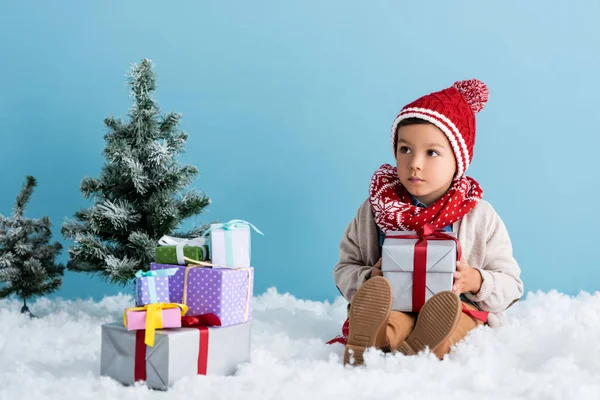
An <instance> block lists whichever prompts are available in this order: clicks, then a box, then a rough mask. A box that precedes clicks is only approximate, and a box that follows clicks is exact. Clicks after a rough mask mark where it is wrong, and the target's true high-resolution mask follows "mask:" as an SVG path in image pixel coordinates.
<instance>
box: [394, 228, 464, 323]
mask: <svg viewBox="0 0 600 400" xmlns="http://www.w3.org/2000/svg"><path fill="white" fill-rule="evenodd" d="M387 238H389V239H417V242H416V243H415V251H414V259H413V291H412V310H413V311H415V312H419V311H420V310H421V308H422V307H423V305H424V304H425V295H426V292H427V281H426V279H427V243H428V242H429V241H430V240H452V241H454V242H455V243H456V260H457V261H459V260H460V259H461V257H462V249H461V247H460V242H459V241H458V239H457V238H456V237H454V236H452V235H449V234H447V233H446V232H445V231H444V230H443V229H438V228H436V227H435V226H433V225H431V224H425V225H424V226H423V228H422V229H421V230H419V231H417V232H416V235H389V236H386V239H387Z"/></svg>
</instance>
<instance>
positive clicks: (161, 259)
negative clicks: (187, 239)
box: [156, 245, 208, 265]
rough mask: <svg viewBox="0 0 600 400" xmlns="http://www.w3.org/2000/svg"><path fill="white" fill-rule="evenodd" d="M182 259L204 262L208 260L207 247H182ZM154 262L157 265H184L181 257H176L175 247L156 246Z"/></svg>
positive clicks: (184, 262)
mask: <svg viewBox="0 0 600 400" xmlns="http://www.w3.org/2000/svg"><path fill="white" fill-rule="evenodd" d="M181 249H182V250H181V251H182V253H183V257H187V258H189V259H192V260H195V261H204V260H206V259H207V258H208V246H206V245H205V246H182V247H181ZM180 259H181V260H180ZM156 262H157V263H159V264H173V265H186V264H189V262H186V261H185V259H182V257H179V258H178V257H177V246H157V247H156Z"/></svg>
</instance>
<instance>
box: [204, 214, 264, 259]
mask: <svg viewBox="0 0 600 400" xmlns="http://www.w3.org/2000/svg"><path fill="white" fill-rule="evenodd" d="M245 227H247V228H248V229H250V228H252V229H254V231H256V233H259V234H261V235H263V236H264V235H265V234H264V233H262V232H261V231H260V230H258V228H257V227H256V226H254V225H252V224H251V223H250V222H248V221H244V220H243V219H232V220H231V221H229V222H225V223H219V224H212V225H211V226H210V227H209V228H208V229H207V230H206V231H205V232H204V234H203V235H202V236H206V235H208V233H209V232H211V231H213V230H215V229H223V231H225V263H226V264H227V265H235V262H234V257H233V232H232V231H233V230H234V229H236V228H245ZM251 237H252V236H250V238H249V239H248V245H249V248H248V253H249V258H250V259H252V245H251V244H250V239H251ZM211 251H212V249H211Z"/></svg>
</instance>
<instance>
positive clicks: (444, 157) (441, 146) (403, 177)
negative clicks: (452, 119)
mask: <svg viewBox="0 0 600 400" xmlns="http://www.w3.org/2000/svg"><path fill="white" fill-rule="evenodd" d="M396 148H397V150H396V167H397V168H398V178H399V179H400V182H401V183H402V185H404V187H405V188H406V190H408V192H409V193H410V194H412V195H413V196H415V197H416V198H417V199H419V201H420V202H422V203H423V204H425V205H427V206H430V205H431V204H433V203H435V202H436V201H437V200H439V199H440V198H441V197H442V196H443V195H444V194H445V193H446V192H447V191H448V189H449V188H450V186H451V185H452V180H453V179H454V174H455V173H456V160H455V158H454V152H453V151H452V147H450V142H449V141H448V138H447V137H446V135H444V133H443V132H442V131H441V130H440V129H439V128H438V127H436V126H435V125H432V124H419V125H406V126H401V127H400V128H398V143H397V147H396Z"/></svg>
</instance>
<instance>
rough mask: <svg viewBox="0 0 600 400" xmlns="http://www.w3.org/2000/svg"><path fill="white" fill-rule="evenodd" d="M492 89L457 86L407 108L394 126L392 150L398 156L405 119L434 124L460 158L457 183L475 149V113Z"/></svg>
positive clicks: (472, 84) (473, 83) (469, 82)
mask: <svg viewBox="0 0 600 400" xmlns="http://www.w3.org/2000/svg"><path fill="white" fill-rule="evenodd" d="M488 95H489V94H488V88H487V86H486V85H485V83H483V82H481V81H479V80H477V79H469V80H466V81H459V82H455V83H454V85H452V86H451V87H449V88H447V89H444V90H441V91H439V92H434V93H431V94H428V95H426V96H423V97H421V98H419V99H417V100H415V101H413V102H412V103H410V104H408V105H406V106H405V107H404V108H403V109H402V110H401V111H400V114H398V116H397V117H396V119H395V120H394V124H393V125H392V147H393V149H394V157H395V156H396V144H397V143H396V142H397V136H398V132H397V129H398V124H399V123H400V121H402V120H403V119H407V118H420V119H423V120H426V121H428V122H431V123H432V124H434V125H435V126H437V127H438V128H440V129H441V131H442V132H444V134H445V135H446V136H447V137H448V140H449V141H450V144H451V145H452V150H453V151H454V156H455V157H456V179H459V178H461V177H462V176H463V175H464V173H465V172H466V171H467V168H468V167H469V165H470V164H471V160H472V158H473V146H474V145H475V113H477V112H479V111H481V110H482V109H483V107H484V106H485V103H486V102H487V100H488Z"/></svg>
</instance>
